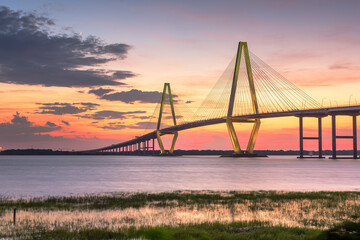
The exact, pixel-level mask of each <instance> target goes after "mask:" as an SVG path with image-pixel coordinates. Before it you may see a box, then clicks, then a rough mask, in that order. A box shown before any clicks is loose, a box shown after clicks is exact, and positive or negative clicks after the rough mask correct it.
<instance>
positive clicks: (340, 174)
mask: <svg viewBox="0 0 360 240" xmlns="http://www.w3.org/2000/svg"><path fill="white" fill-rule="evenodd" d="M173 190H246V191H247V190H286V191H318V190H329V191H334V190H339V191H345V190H349V191H350V190H351V191H360V160H329V159H320V160H319V159H316V160H315V159H311V160H309V159H306V160H298V159H296V157H295V156H272V157H269V158H254V159H235V158H220V157H217V156H196V157H195V156H183V157H144V156H141V157H140V156H0V195H6V196H14V197H24V196H48V195H71V194H83V193H103V192H117V191H126V192H129V191H131V192H134V191H150V192H160V191H173Z"/></svg>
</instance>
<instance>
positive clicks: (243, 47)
mask: <svg viewBox="0 0 360 240" xmlns="http://www.w3.org/2000/svg"><path fill="white" fill-rule="evenodd" d="M242 55H243V57H244V58H243V59H244V60H245V61H244V62H241V57H242ZM240 64H245V66H246V72H247V77H248V82H249V89H250V95H251V103H252V108H253V111H254V114H258V113H259V108H258V103H257V98H256V91H255V84H254V78H253V74H252V70H251V63H250V56H249V49H248V46H247V43H246V42H239V45H238V50H237V55H236V62H235V70H234V76H233V81H232V86H231V94H230V99H229V107H228V113H227V117H226V126H227V128H228V132H229V135H230V139H231V143H232V145H233V148H234V153H235V154H241V155H246V154H248V155H251V154H253V152H254V147H255V143H256V138H257V135H258V132H259V128H260V119H259V118H252V119H249V118H241V119H239V118H234V117H233V109H234V103H235V97H236V88H237V85H238V78H239V72H240ZM234 122H253V123H254V126H253V128H252V131H251V134H250V138H249V142H248V145H247V148H246V151H242V150H241V148H240V144H239V140H238V137H237V135H236V131H235V128H234V124H233V123H234Z"/></svg>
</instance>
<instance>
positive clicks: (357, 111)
mask: <svg viewBox="0 0 360 240" xmlns="http://www.w3.org/2000/svg"><path fill="white" fill-rule="evenodd" d="M329 115H360V105H357V106H347V107H330V108H318V109H307V110H294V111H284V112H271V113H259V114H250V115H242V116H234V117H233V118H232V119H233V120H236V121H239V122H246V121H247V120H249V119H257V118H259V119H264V118H276V117H291V116H295V117H299V116H307V117H325V116H329ZM225 122H226V117H224V118H215V119H207V120H200V121H194V122H189V123H185V124H181V125H176V126H172V127H168V128H164V129H161V130H160V131H161V133H162V134H167V133H172V132H178V131H183V130H187V129H191V128H197V127H203V126H209V125H214V124H219V123H225ZM155 138H156V131H153V132H150V133H148V134H145V135H142V136H140V137H136V138H134V139H131V140H129V141H125V142H122V143H119V144H114V145H111V146H107V147H103V148H98V149H93V150H87V151H82V152H98V151H102V150H109V149H114V148H119V147H125V146H129V145H132V144H137V143H139V142H144V141H148V140H152V139H155Z"/></svg>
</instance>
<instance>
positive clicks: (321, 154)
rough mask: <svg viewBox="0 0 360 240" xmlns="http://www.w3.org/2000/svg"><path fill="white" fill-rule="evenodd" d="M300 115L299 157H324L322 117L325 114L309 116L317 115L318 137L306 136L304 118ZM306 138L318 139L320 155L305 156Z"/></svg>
mask: <svg viewBox="0 0 360 240" xmlns="http://www.w3.org/2000/svg"><path fill="white" fill-rule="evenodd" d="M304 117H305V116H299V142H300V156H299V157H298V158H324V157H323V152H322V118H323V116H308V117H316V118H317V119H318V135H317V137H304V120H303V118H304ZM304 140H317V141H318V152H319V154H318V156H315V157H313V156H305V155H304Z"/></svg>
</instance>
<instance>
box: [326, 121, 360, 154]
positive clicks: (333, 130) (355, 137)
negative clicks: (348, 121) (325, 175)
mask: <svg viewBox="0 0 360 240" xmlns="http://www.w3.org/2000/svg"><path fill="white" fill-rule="evenodd" d="M338 115H340V114H337V115H335V114H333V115H331V132H332V156H331V157H330V158H331V159H341V158H342V159H347V158H354V159H358V158H359V156H358V150H357V124H356V117H357V115H358V114H353V115H350V116H351V117H352V127H353V131H352V135H351V136H340V135H337V134H336V116H338ZM342 115H343V114H342ZM344 115H345V114H344ZM346 115H347V116H349V114H346ZM337 139H352V140H353V155H352V157H338V156H337V153H336V140H337Z"/></svg>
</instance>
